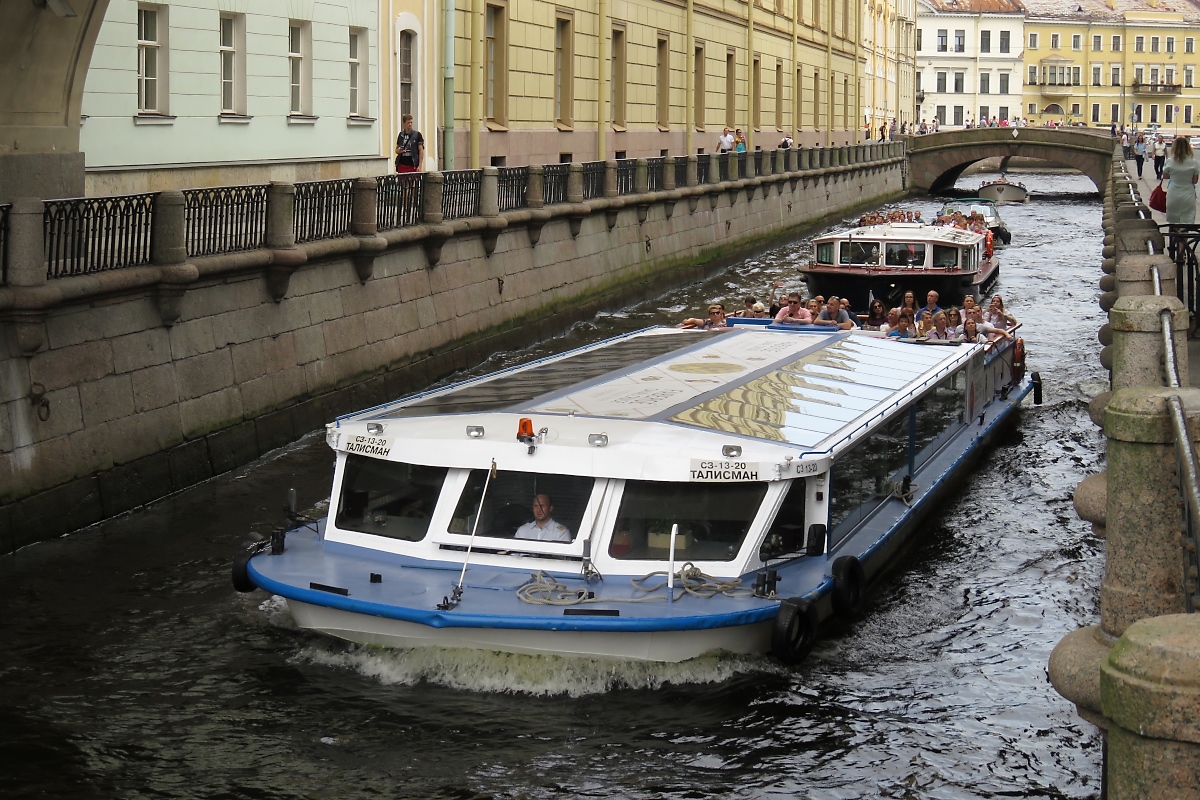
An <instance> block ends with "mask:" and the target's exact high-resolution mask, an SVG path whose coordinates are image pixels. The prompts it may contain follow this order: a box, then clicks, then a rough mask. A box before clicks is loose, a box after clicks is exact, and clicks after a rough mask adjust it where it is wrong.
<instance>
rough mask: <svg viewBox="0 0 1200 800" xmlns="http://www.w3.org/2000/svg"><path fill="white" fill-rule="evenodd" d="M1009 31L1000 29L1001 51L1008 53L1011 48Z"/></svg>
mask: <svg viewBox="0 0 1200 800" xmlns="http://www.w3.org/2000/svg"><path fill="white" fill-rule="evenodd" d="M1008 34H1009V32H1008V31H1000V52H1001V53H1007V52H1008V50H1009V35H1008Z"/></svg>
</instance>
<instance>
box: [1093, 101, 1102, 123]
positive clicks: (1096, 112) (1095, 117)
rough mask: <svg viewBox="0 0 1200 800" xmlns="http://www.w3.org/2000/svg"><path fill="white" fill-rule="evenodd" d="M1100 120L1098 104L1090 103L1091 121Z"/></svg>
mask: <svg viewBox="0 0 1200 800" xmlns="http://www.w3.org/2000/svg"><path fill="white" fill-rule="evenodd" d="M1099 121H1100V104H1099V103H1092V122H1099Z"/></svg>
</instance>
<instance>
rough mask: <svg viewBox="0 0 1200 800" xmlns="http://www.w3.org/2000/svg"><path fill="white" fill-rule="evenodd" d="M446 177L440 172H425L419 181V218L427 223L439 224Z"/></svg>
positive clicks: (441, 217)
mask: <svg viewBox="0 0 1200 800" xmlns="http://www.w3.org/2000/svg"><path fill="white" fill-rule="evenodd" d="M445 181H446V179H445V177H444V176H443V175H442V173H440V172H426V173H425V178H424V180H422V182H421V219H422V220H423V221H424V222H425V224H427V225H440V224H441V223H442V220H443V219H445V217H444V216H443V215H442V190H443V184H444V183H445Z"/></svg>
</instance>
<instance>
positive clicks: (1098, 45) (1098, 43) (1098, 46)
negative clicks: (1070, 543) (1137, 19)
mask: <svg viewBox="0 0 1200 800" xmlns="http://www.w3.org/2000/svg"><path fill="white" fill-rule="evenodd" d="M1103 49H1104V37H1103V36H1101V35H1100V34H1096V35H1095V36H1093V37H1092V50H1094V51H1096V52H1097V53H1099V52H1100V51H1101V50H1103ZM1093 121H1094V122H1099V120H1093Z"/></svg>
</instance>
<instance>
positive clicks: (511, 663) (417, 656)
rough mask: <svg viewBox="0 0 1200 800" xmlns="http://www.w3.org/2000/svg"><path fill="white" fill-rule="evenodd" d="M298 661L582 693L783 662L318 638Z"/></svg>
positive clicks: (402, 681)
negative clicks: (400, 645) (393, 645)
mask: <svg viewBox="0 0 1200 800" xmlns="http://www.w3.org/2000/svg"><path fill="white" fill-rule="evenodd" d="M294 660H296V661H302V662H306V663H310V664H317V665H320V666H325V667H333V668H336V669H348V670H353V671H354V672H357V673H359V674H360V675H363V676H365V677H367V678H370V679H371V680H375V681H378V682H379V683H381V684H383V685H385V686H389V685H402V686H412V685H415V684H417V683H421V682H423V681H424V682H428V683H433V684H437V685H439V686H446V687H448V688H451V689H465V690H467V691H474V692H494V693H502V694H528V695H535V696H550V695H566V696H569V697H584V696H587V695H594V694H603V693H605V692H609V691H612V690H617V689H658V688H661V687H663V686H666V685H669V684H674V685H680V684H705V683H720V682H722V681H726V680H729V679H730V678H732V677H734V676H736V675H741V674H747V673H764V672H767V673H774V672H780V671H782V670H783V667H781V666H780V665H778V664H776V663H775V662H773V661H770V660H769V659H767V658H766V657H765V656H741V655H732V654H727V653H726V654H720V655H707V656H701V657H699V658H693V659H691V660H689V661H684V662H682V663H678V664H663V663H656V662H648V661H631V660H620V659H588V658H565V657H559V656H528V655H518V654H513V653H497V652H491V651H486V650H466V649H446V648H438V647H418V648H413V649H410V650H392V649H387V648H381V647H368V646H358V645H349V646H348V647H347V648H346V649H339V648H338V645H336V644H333V643H330V644H329V645H324V646H323V645H316V646H310V647H306V648H304V649H303V650H301V651H300V652H299V653H298V654H297V655H296V656H295V659H294Z"/></svg>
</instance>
